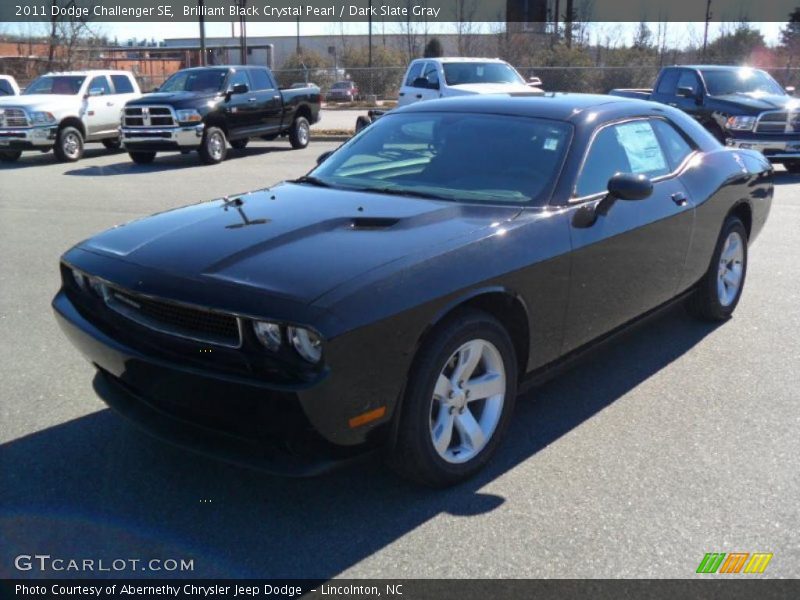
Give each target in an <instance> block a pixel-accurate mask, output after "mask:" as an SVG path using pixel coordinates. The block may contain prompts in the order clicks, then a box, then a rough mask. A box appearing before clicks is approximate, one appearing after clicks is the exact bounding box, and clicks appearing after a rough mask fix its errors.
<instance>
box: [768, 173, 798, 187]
mask: <svg viewBox="0 0 800 600" xmlns="http://www.w3.org/2000/svg"><path fill="white" fill-rule="evenodd" d="M773 182H774V183H775V185H795V184H798V183H800V173H789V172H788V171H775V176H774V178H773Z"/></svg>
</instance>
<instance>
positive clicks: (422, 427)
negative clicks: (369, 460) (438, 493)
mask: <svg viewBox="0 0 800 600" xmlns="http://www.w3.org/2000/svg"><path fill="white" fill-rule="evenodd" d="M516 393H517V359H516V355H515V353H514V345H513V344H512V342H511V338H510V337H509V335H508V332H507V331H506V329H505V328H504V327H503V326H502V325H501V324H500V323H499V322H498V321H497V320H496V319H495V318H493V317H492V316H491V315H489V314H487V313H485V312H482V311H476V310H469V311H464V312H462V313H460V314H458V315H457V316H454V317H452V318H450V319H449V320H448V321H446V322H445V323H443V324H441V325H440V326H438V327H437V329H436V330H435V331H434V332H433V333H432V334H431V336H430V337H429V339H428V342H427V343H426V344H425V345H424V346H423V347H422V349H421V350H420V354H419V356H417V357H416V359H415V360H414V366H413V367H412V368H411V372H410V373H409V380H408V387H407V388H406V393H405V396H404V400H403V404H402V406H401V407H400V414H399V419H400V422H399V423H398V433H397V442H396V444H395V445H394V447H393V448H392V449H391V450H390V455H389V464H390V465H391V466H392V467H393V468H394V469H395V470H396V471H397V472H398V473H400V474H401V475H403V476H404V477H407V478H409V479H412V480H413V481H416V482H418V483H422V484H425V485H430V486H433V487H443V486H447V485H453V484H455V483H458V482H459V481H462V480H464V479H466V478H468V477H471V476H472V475H474V474H475V473H477V472H478V471H479V470H480V469H481V468H482V467H483V466H484V465H485V464H486V463H487V462H488V461H489V459H490V458H491V457H492V455H493V454H494V453H495V451H496V450H497V447H498V445H499V444H500V441H501V440H502V438H503V435H504V434H505V430H506V429H507V427H508V424H509V421H510V417H511V413H512V411H513V408H514V400H515V397H516Z"/></svg>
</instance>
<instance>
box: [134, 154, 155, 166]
mask: <svg viewBox="0 0 800 600" xmlns="http://www.w3.org/2000/svg"><path fill="white" fill-rule="evenodd" d="M128 156H130V157H131V160H132V161H133V162H135V163H136V164H137V165H149V164H150V163H151V162H153V161H154V160H155V158H156V153H155V152H128Z"/></svg>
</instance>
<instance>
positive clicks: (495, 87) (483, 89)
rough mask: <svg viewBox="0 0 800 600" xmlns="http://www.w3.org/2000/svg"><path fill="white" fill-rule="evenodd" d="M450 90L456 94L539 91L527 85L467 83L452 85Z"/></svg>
mask: <svg viewBox="0 0 800 600" xmlns="http://www.w3.org/2000/svg"><path fill="white" fill-rule="evenodd" d="M449 89H450V90H453V91H455V92H456V94H459V93H460V94H513V93H520V92H535V91H537V89H536V88H532V87H530V86H529V85H527V84H525V83H465V84H462V85H451V86H449Z"/></svg>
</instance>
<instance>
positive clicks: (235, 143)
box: [230, 138, 250, 150]
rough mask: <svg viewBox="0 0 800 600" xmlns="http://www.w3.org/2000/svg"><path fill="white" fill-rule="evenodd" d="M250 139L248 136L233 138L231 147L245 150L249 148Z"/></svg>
mask: <svg viewBox="0 0 800 600" xmlns="http://www.w3.org/2000/svg"><path fill="white" fill-rule="evenodd" d="M249 141H250V140H249V139H247V138H244V139H243V140H231V141H230V144H231V148H233V149H235V150H244V149H245V148H247V142H249Z"/></svg>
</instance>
